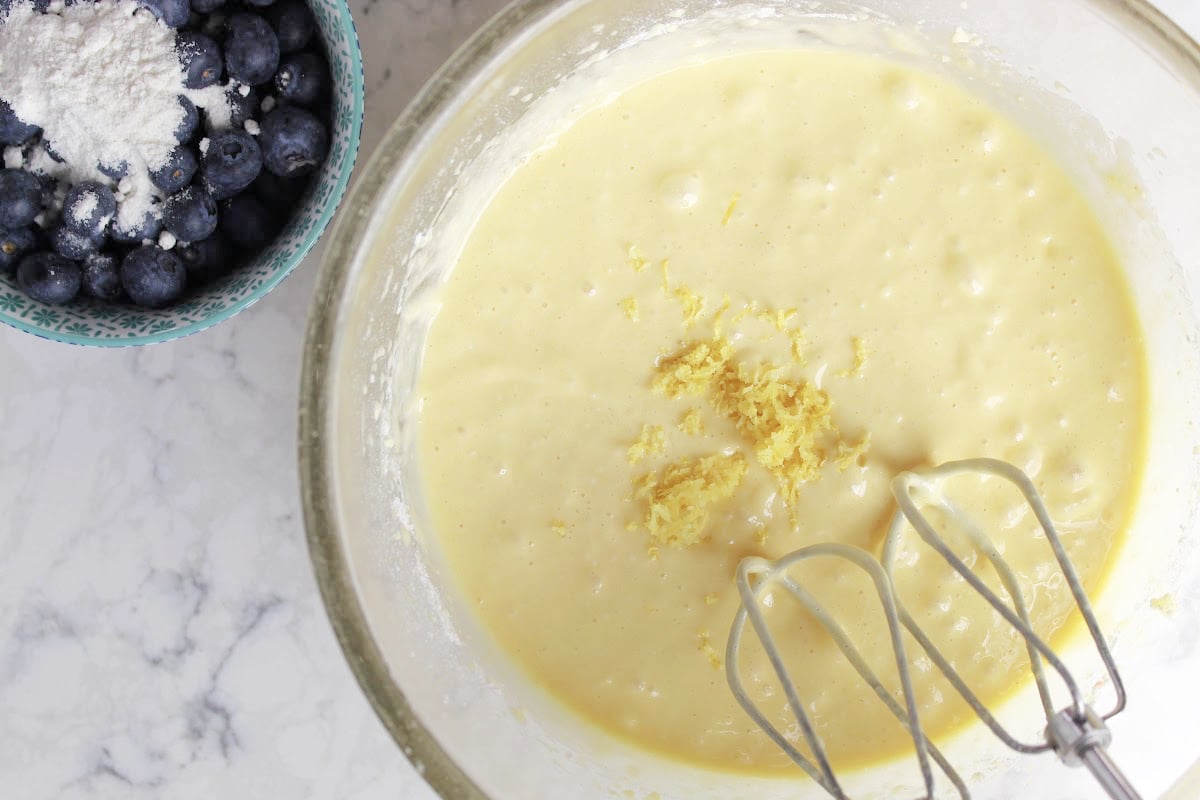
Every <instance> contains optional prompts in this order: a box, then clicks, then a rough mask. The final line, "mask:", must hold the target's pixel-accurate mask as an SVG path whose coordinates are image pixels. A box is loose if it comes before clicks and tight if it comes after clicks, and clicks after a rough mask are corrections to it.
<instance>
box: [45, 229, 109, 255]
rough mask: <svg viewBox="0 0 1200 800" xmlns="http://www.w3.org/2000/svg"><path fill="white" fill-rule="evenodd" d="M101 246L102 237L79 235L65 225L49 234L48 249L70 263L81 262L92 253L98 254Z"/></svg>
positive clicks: (102, 243) (102, 242) (102, 244)
mask: <svg viewBox="0 0 1200 800" xmlns="http://www.w3.org/2000/svg"><path fill="white" fill-rule="evenodd" d="M103 246H104V238H103V237H101V236H95V235H92V234H87V233H80V232H79V231H76V230H72V229H71V228H68V227H67V226H66V225H59V226H58V227H57V228H55V229H54V230H52V231H51V232H50V247H51V248H52V249H53V250H54V252H55V253H58V254H59V255H60V256H62V257H63V258H69V259H71V260H72V261H83V260H84V259H85V258H87V257H88V256H90V255H92V254H93V253H98V252H100V248H101V247H103Z"/></svg>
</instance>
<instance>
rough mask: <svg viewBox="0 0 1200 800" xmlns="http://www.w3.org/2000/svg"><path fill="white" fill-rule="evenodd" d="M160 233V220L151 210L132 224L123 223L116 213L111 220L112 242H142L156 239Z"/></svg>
mask: <svg viewBox="0 0 1200 800" xmlns="http://www.w3.org/2000/svg"><path fill="white" fill-rule="evenodd" d="M160 233H162V220H161V219H159V217H158V215H156V214H154V213H153V212H151V213H147V214H146V215H145V216H144V217H142V218H141V219H140V220H138V221H137V222H134V223H132V224H125V223H123V222H122V221H121V218H120V215H118V217H117V219H115V220H113V224H112V231H111V233H110V235H111V236H112V240H113V241H114V242H118V243H120V244H144V243H145V242H148V241H150V242H152V241H154V240H156V239H158V235H159V234H160Z"/></svg>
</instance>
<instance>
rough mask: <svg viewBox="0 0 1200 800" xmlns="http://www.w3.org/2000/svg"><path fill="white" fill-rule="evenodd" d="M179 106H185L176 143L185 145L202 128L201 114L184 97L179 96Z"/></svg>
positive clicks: (177, 129) (176, 133) (176, 135)
mask: <svg viewBox="0 0 1200 800" xmlns="http://www.w3.org/2000/svg"><path fill="white" fill-rule="evenodd" d="M179 105H181V106H183V119H181V120H180V121H179V127H177V128H176V129H175V141H177V142H179V143H180V144H183V143H184V142H186V141H189V140H191V138H192V137H193V136H194V135H195V134H196V129H197V128H199V127H200V112H199V111H197V110H196V106H195V104H194V103H192V101H191V100H188V99H187V98H186V97H184V96H183V95H179Z"/></svg>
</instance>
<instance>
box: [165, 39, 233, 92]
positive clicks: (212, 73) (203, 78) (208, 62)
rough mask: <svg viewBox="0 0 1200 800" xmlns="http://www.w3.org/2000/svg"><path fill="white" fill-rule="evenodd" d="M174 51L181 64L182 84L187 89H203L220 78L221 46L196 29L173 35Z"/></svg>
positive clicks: (222, 68)
mask: <svg viewBox="0 0 1200 800" xmlns="http://www.w3.org/2000/svg"><path fill="white" fill-rule="evenodd" d="M175 52H177V53H178V54H179V63H181V64H182V65H183V71H184V73H185V78H184V81H183V85H184V86H186V87H187V88H189V89H204V88H205V87H208V86H212V85H213V84H215V83H216V82H217V81H219V80H221V73H222V72H223V71H224V69H225V67H224V63H223V61H222V59H221V46H220V45H219V44H217V43H216V42H215V41H214V40H213V39H210V38H209V37H207V36H205V35H204V34H203V33H199V32H197V31H184V32H182V33H180V34H179V35H178V36H176V37H175Z"/></svg>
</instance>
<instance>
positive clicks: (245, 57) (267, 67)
mask: <svg viewBox="0 0 1200 800" xmlns="http://www.w3.org/2000/svg"><path fill="white" fill-rule="evenodd" d="M277 69H279V40H278V39H277V38H276V37H275V31H273V30H271V26H270V25H269V24H268V23H267V21H266V20H265V19H263V18H262V17H260V16H258V15H257V14H249V13H247V12H244V11H240V12H238V13H237V14H234V15H233V16H231V17H230V18H229V19H228V20H227V21H226V23H225V70H226V71H227V72H228V73H229V77H231V78H233V79H234V80H235V81H238V82H240V83H245V84H248V85H250V86H254V85H256V84H260V83H266V82H267V81H269V80H271V78H272V76H274V75H275V70H277Z"/></svg>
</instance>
